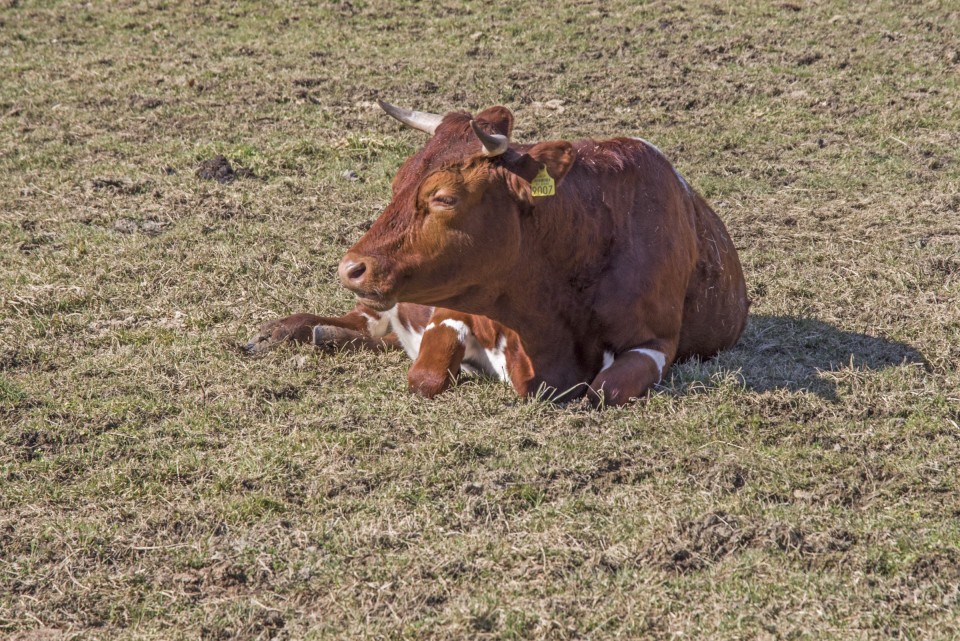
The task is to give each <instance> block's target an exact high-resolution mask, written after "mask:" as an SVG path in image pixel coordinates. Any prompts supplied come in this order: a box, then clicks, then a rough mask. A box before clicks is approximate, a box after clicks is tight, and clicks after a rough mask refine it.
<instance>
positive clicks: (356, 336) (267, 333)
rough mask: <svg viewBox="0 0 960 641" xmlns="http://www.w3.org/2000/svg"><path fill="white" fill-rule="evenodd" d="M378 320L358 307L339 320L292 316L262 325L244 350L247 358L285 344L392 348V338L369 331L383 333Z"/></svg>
mask: <svg viewBox="0 0 960 641" xmlns="http://www.w3.org/2000/svg"><path fill="white" fill-rule="evenodd" d="M380 320H381V319H380V318H379V315H376V313H375V312H372V310H363V311H361V310H360V308H359V306H358V307H357V308H355V309H354V310H353V311H351V312H349V313H347V314H344V315H343V316H316V315H314V314H293V315H292V316H287V317H285V318H279V319H277V320H272V321H270V322H268V323H265V324H264V325H263V326H262V327H261V328H260V331H259V332H257V334H256V335H254V336H253V338H251V339H250V342H248V343H247V344H246V347H245V349H246V351H247V353H249V354H260V353H263V352H265V351H267V350H269V349H271V348H272V347H274V346H276V345H278V344H279V343H283V342H285V341H293V342H296V343H310V344H313V345H317V346H318V347H324V348H328V349H343V348H354V349H385V348H389V347H395V346H396V345H397V341H396V336H395V335H393V334H381V333H380V332H377V331H371V326H375V329H380V328H381V327H382V329H383V331H384V332H386V331H387V329H388V323H386V322H380Z"/></svg>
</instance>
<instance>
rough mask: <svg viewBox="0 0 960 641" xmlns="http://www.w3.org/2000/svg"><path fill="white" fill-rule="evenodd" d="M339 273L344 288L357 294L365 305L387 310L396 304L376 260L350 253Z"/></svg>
mask: <svg viewBox="0 0 960 641" xmlns="http://www.w3.org/2000/svg"><path fill="white" fill-rule="evenodd" d="M337 273H338V274H339V276H340V282H341V283H343V286H344V287H346V288H347V289H349V290H350V291H352V292H353V293H355V294H356V295H357V296H358V297H359V298H360V301H361V302H362V303H363V304H365V305H367V306H369V307H372V308H374V309H377V310H385V309H389V308H391V307H393V305H394V304H395V303H396V301H395V300H394V299H393V296H392V292H389V291H387V290H389V289H390V288H389V287H386V286H385V283H384V282H383V279H382V273H381V270H380V269H379V263H378V262H377V259H376V258H373V257H372V256H361V255H359V254H355V253H354V252H349V253H347V255H346V256H344V257H343V260H341V261H340V267H339V268H338V269H337Z"/></svg>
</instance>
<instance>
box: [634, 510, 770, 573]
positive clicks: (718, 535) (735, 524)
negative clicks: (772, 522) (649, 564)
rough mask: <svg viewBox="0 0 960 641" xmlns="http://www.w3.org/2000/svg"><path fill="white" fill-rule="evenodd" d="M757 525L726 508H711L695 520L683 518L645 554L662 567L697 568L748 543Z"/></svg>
mask: <svg viewBox="0 0 960 641" xmlns="http://www.w3.org/2000/svg"><path fill="white" fill-rule="evenodd" d="M756 536H757V531H756V528H754V527H752V526H750V525H747V524H745V523H743V522H742V521H741V519H739V518H737V517H735V516H732V515H730V514H726V513H725V512H710V513H708V514H706V515H705V516H703V517H702V518H700V519H697V520H689V521H683V522H681V523H680V524H679V526H678V527H677V529H676V532H675V533H674V534H673V535H672V536H671V537H669V539H668V540H667V541H664V542H661V543H658V544H655V545H654V546H652V548H651V549H650V550H648V552H647V554H646V555H645V556H647V557H648V558H650V559H651V560H653V561H654V562H655V563H656V564H657V565H659V566H660V567H662V568H663V569H665V570H671V571H674V572H679V573H684V572H690V571H694V570H700V569H703V568H705V567H706V566H708V565H710V564H712V563H715V562H716V561H718V560H720V559H722V558H723V557H725V556H727V555H729V554H733V553H735V552H739V551H741V550H743V549H744V548H746V547H748V546H749V545H750V544H751V543H752V542H753V540H754V539H755V538H756Z"/></svg>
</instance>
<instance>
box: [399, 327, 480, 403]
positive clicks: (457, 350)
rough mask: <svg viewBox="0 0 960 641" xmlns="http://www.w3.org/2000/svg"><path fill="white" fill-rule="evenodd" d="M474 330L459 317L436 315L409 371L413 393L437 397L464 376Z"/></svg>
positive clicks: (425, 332) (424, 333) (408, 381)
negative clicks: (468, 347) (471, 335)
mask: <svg viewBox="0 0 960 641" xmlns="http://www.w3.org/2000/svg"><path fill="white" fill-rule="evenodd" d="M469 336H470V327H469V326H468V325H467V324H466V323H465V322H464V321H463V320H458V319H455V318H442V319H441V317H440V316H439V315H435V316H434V317H433V319H431V322H430V324H428V325H427V327H426V329H425V330H424V332H423V339H422V340H421V342H420V353H419V354H418V355H417V359H416V360H415V361H414V362H413V365H412V366H411V367H410V369H409V371H407V384H408V386H409V388H410V391H411V392H413V393H415V394H420V395H421V396H424V397H426V398H433V397H434V396H436V395H437V394H440V393H441V392H444V391H446V390H447V389H448V388H449V387H450V385H451V384H452V383H453V381H454V380H456V378H457V376H458V375H459V374H460V365H461V364H462V363H463V355H464V354H465V353H466V341H467V339H468V337H469Z"/></svg>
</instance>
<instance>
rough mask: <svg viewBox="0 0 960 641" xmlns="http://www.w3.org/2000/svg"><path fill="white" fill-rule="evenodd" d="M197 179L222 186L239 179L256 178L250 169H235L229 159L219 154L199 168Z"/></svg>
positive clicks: (205, 161)
mask: <svg viewBox="0 0 960 641" xmlns="http://www.w3.org/2000/svg"><path fill="white" fill-rule="evenodd" d="M197 177H198V178H201V179H203V180H216V181H217V182H219V183H221V184H224V185H225V184H227V183H231V182H233V181H234V180H236V179H237V178H256V175H255V174H254V173H253V172H252V171H250V170H249V169H244V168H240V169H236V170H235V169H234V168H233V167H232V166H231V165H230V161H229V160H227V157H226V156H224V155H222V154H218V155H216V156H214V157H213V158H210V159H209V160H204V161H203V162H202V163H200V166H199V167H198V168H197Z"/></svg>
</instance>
